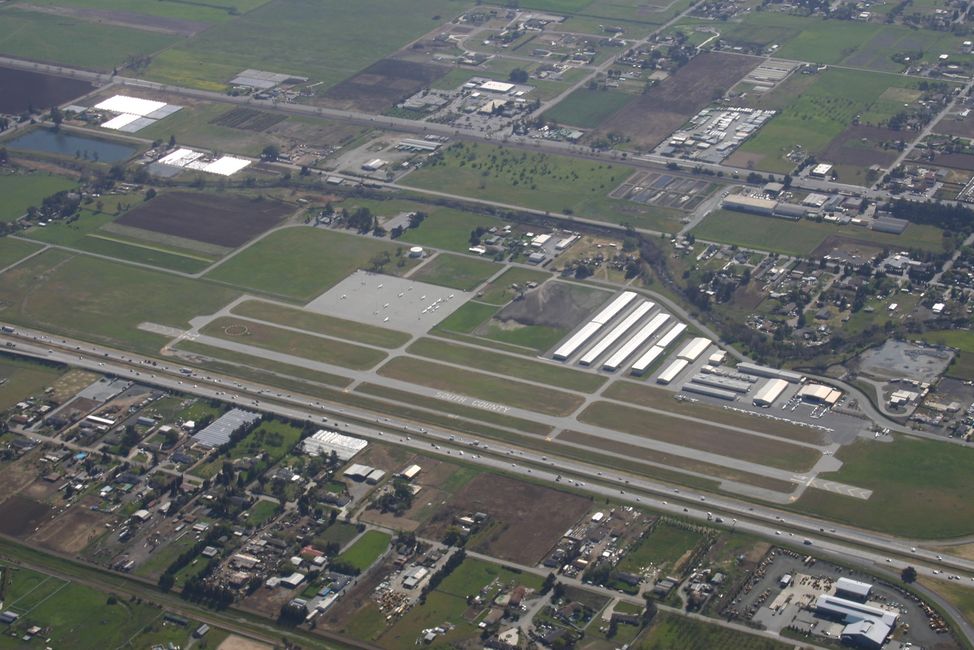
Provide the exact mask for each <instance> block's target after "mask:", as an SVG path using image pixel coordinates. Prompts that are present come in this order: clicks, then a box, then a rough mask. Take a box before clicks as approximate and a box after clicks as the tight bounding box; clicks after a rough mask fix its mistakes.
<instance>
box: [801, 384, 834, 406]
mask: <svg viewBox="0 0 974 650" xmlns="http://www.w3.org/2000/svg"><path fill="white" fill-rule="evenodd" d="M798 397H800V398H801V399H802V400H804V401H806V402H812V403H813V404H822V405H825V406H835V403H836V402H838V401H839V398H840V397H842V391H841V390H838V389H836V388H832V387H831V386H825V385H824V384H808V385H806V386H802V388H801V390H799V391H798Z"/></svg>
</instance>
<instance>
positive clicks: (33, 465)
mask: <svg viewBox="0 0 974 650" xmlns="http://www.w3.org/2000/svg"><path fill="white" fill-rule="evenodd" d="M42 455H43V450H42V449H40V447H36V448H34V449H33V450H32V451H29V452H27V454H25V455H24V456H23V457H22V458H21V459H20V460H17V461H14V462H12V463H5V464H3V465H0V495H4V496H8V495H11V494H16V493H17V492H20V491H21V490H23V489H24V488H25V487H27V486H28V485H30V484H31V483H32V482H33V481H34V479H35V478H37V473H38V472H39V471H40V470H39V468H38V466H39V464H40V463H39V462H38V459H39V458H40V457H41V456H42Z"/></svg>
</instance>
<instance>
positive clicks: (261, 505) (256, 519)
mask: <svg viewBox="0 0 974 650" xmlns="http://www.w3.org/2000/svg"><path fill="white" fill-rule="evenodd" d="M278 511H279V508H278V506H277V504H276V503H272V502H270V501H264V500H260V501H258V502H257V503H255V504H254V505H252V506H250V509H249V510H247V512H246V513H244V514H246V515H247V524H248V525H250V526H260V525H262V524H263V523H264V522H265V521H267V520H268V519H270V518H271V517H273V516H274V515H276V514H277V513H278Z"/></svg>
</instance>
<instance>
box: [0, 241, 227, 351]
mask: <svg viewBox="0 0 974 650" xmlns="http://www.w3.org/2000/svg"><path fill="white" fill-rule="evenodd" d="M238 295H239V294H238V293H237V292H236V291H234V290H232V289H229V288H226V287H221V286H217V285H213V284H210V283H207V282H200V281H195V280H190V279H186V278H181V277H177V276H173V275H170V274H167V273H162V272H158V271H151V270H147V269H142V268H138V267H133V266H130V265H128V264H122V263H119V262H111V261H108V260H103V259H99V258H95V257H90V256H87V255H77V254H74V253H68V252H65V251H57V250H49V251H44V252H43V253H40V254H39V255H36V256H34V257H32V258H31V259H29V260H27V261H26V262H24V263H22V264H20V265H18V266H16V267H15V268H12V269H10V270H8V271H7V272H6V273H4V274H3V277H2V279H0V300H2V301H3V302H4V304H6V305H8V307H7V308H6V309H5V310H4V313H3V318H4V320H7V321H10V322H13V323H17V324H21V325H28V326H36V327H40V328H43V329H47V330H48V331H49V332H51V333H59V334H66V335H69V336H74V337H78V338H81V339H85V340H89V341H95V342H99V343H108V344H110V345H117V346H121V347H124V348H129V349H135V350H138V351H140V352H147V353H158V351H159V348H160V347H161V345H162V344H163V343H165V341H166V339H165V338H164V337H162V336H160V335H158V334H152V333H149V332H144V331H142V330H139V329H138V327H137V326H138V324H139V323H142V322H144V321H150V322H154V323H159V324H163V325H170V326H173V327H180V328H185V327H188V321H189V320H190V319H191V318H194V317H196V316H198V315H199V314H212V313H213V312H214V311H216V310H217V309H219V308H220V307H221V306H223V305H226V304H227V303H229V302H231V301H232V300H234V299H235V298H237V297H238Z"/></svg>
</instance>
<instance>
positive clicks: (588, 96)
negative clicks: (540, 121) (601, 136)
mask: <svg viewBox="0 0 974 650" xmlns="http://www.w3.org/2000/svg"><path fill="white" fill-rule="evenodd" d="M635 99H636V98H635V97H634V96H633V95H627V94H625V93H621V92H615V91H598V90H588V89H587V88H580V89H578V90H576V91H575V92H573V93H572V94H571V95H569V96H568V97H566V98H565V99H563V100H562V101H560V102H558V103H557V104H556V105H555V106H554V107H553V108H552V109H551V110H549V111H547V112H546V113H545V115H544V116H545V118H547V119H549V120H554V121H555V122H557V123H559V124H565V125H568V126H577V127H579V128H583V129H594V128H597V127H598V126H599V125H601V124H602V122H603V121H605V120H606V119H607V118H608V117H609V116H610V115H612V114H613V113H615V112H616V111H618V110H620V109H622V108H623V107H624V106H626V105H627V104H628V103H629V102H631V101H635Z"/></svg>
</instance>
